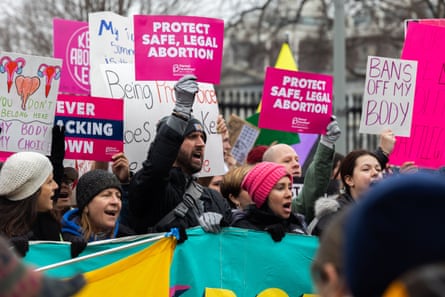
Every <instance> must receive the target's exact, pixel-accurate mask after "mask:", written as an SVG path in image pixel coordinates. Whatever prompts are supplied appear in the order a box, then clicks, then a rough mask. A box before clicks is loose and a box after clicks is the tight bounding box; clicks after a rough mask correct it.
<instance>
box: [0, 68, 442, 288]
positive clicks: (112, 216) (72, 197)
mask: <svg viewBox="0 0 445 297" xmlns="http://www.w3.org/2000/svg"><path fill="white" fill-rule="evenodd" d="M174 90H175V96H176V103H175V106H174V108H173V110H172V113H171V114H170V115H168V116H166V117H164V118H162V119H161V120H160V121H159V123H158V124H157V127H156V136H155V138H154V140H153V142H152V143H151V145H150V147H149V148H148V154H147V158H146V160H145V161H144V162H143V164H142V168H141V169H139V170H138V171H136V172H130V169H129V162H128V159H127V157H126V156H125V155H124V154H123V153H119V154H116V155H115V156H114V157H113V158H112V159H113V161H112V162H111V166H110V168H111V169H110V170H108V164H106V165H105V167H104V168H105V169H92V170H91V171H89V172H87V173H85V174H83V175H82V176H80V177H79V174H78V172H76V170H75V169H74V168H70V167H63V159H64V150H65V148H64V135H63V133H64V130H63V128H56V127H55V128H54V129H53V148H52V150H51V156H49V157H47V156H44V155H42V154H40V153H36V152H18V153H14V154H13V155H11V156H10V157H8V158H7V159H6V160H5V161H4V163H2V164H1V165H2V166H1V169H0V234H1V235H2V236H3V237H5V238H6V239H7V240H8V241H7V244H9V245H11V246H12V247H14V249H15V251H16V252H17V254H19V255H21V256H25V255H26V253H27V251H28V249H29V241H31V240H52V241H69V242H71V255H72V257H77V256H78V255H79V254H80V253H81V252H82V250H83V249H84V248H85V246H86V245H87V244H88V242H92V241H96V240H103V239H110V238H116V237H123V236H127V235H133V234H146V233H153V232H164V231H169V230H170V229H171V228H173V227H176V228H178V229H179V230H180V232H181V238H180V240H181V241H183V240H185V239H186V229H188V228H191V227H196V226H200V227H202V228H203V230H204V231H206V232H211V233H218V232H220V231H221V229H222V228H224V227H229V226H232V227H239V228H247V229H252V230H260V231H265V232H267V233H269V234H270V236H271V238H272V240H273V241H275V242H280V241H281V240H282V239H283V237H284V236H286V234H287V233H296V234H300V235H302V236H320V248H319V250H318V251H317V254H316V257H315V259H314V262H313V265H312V276H313V280H314V283H315V285H316V288H317V291H318V293H319V294H320V295H321V296H347V295H350V294H353V296H365V295H367V296H379V295H381V294H383V293H384V291H385V289H386V288H387V287H389V289H388V291H387V293H386V294H387V295H386V296H395V295H391V292H393V291H394V290H395V291H397V285H399V286H402V287H403V288H404V289H405V291H406V292H405V295H403V296H414V295H413V294H415V293H412V292H415V291H411V290H415V289H416V288H417V289H418V288H419V287H421V286H422V285H425V283H426V282H434V281H435V282H437V283H439V284H441V285H442V286H443V284H444V282H443V277H442V278H441V275H445V274H444V272H443V271H444V269H443V267H442V266H443V264H442V263H441V261H443V260H445V259H444V258H445V256H444V255H445V253H443V247H442V245H441V244H442V240H441V239H438V237H437V233H438V230H436V229H437V228H438V227H439V226H441V223H442V220H443V219H442V218H443V217H444V216H443V215H441V212H442V210H443V209H442V208H441V207H442V206H445V204H444V202H443V201H445V200H443V199H439V198H442V197H441V194H442V195H443V193H445V180H443V181H442V180H441V178H440V177H438V175H436V176H434V178H433V177H432V176H429V175H428V176H427V175H426V174H404V173H408V172H411V171H413V170H414V171H415V170H416V166H415V164H413V163H412V162H407V163H406V164H405V165H404V166H402V167H401V168H399V170H398V172H399V173H400V174H399V173H398V174H395V173H394V172H392V171H391V170H389V169H390V167H389V166H388V160H389V159H388V157H389V156H390V154H391V152H392V150H393V149H394V145H395V136H394V134H393V133H392V131H391V130H385V131H382V133H381V135H380V143H379V146H378V147H377V148H376V149H375V151H368V150H362V149H357V150H353V151H351V152H349V153H348V154H346V155H345V156H343V155H341V154H338V153H336V152H335V142H336V141H337V140H338V139H339V137H340V134H341V131H340V128H339V125H338V122H337V120H336V118H335V116H332V118H331V122H330V123H329V124H328V125H327V127H326V133H325V134H323V135H321V136H320V138H319V142H318V143H317V148H316V152H315V155H314V157H313V159H312V160H311V164H310V165H309V167H308V169H307V171H306V172H305V174H304V183H303V188H302V189H301V191H299V192H298V194H297V195H295V194H294V193H293V192H292V185H293V182H294V180H295V179H298V178H301V177H302V175H303V172H302V166H301V164H300V161H299V156H298V155H297V153H296V152H295V150H294V149H293V148H292V147H291V146H289V145H287V144H282V143H279V144H273V145H270V146H261V147H254V148H253V149H252V150H251V152H250V153H249V155H248V157H247V161H246V163H245V164H237V163H236V161H234V158H233V156H231V154H230V149H231V146H230V143H229V135H228V130H227V127H226V125H225V122H224V119H222V117H220V118H219V119H218V132H219V133H220V134H221V137H222V140H223V144H224V148H223V152H224V162H225V166H224V167H225V169H226V173H225V174H224V175H222V176H212V177H206V178H197V177H196V174H197V173H199V172H200V171H201V168H202V166H203V161H204V153H205V148H206V144H207V140H208V137H207V134H206V131H205V130H204V128H203V125H202V123H201V122H200V121H199V120H197V119H196V118H194V117H193V115H192V108H193V104H194V101H195V95H196V93H197V92H198V83H197V80H196V77H194V76H191V75H189V76H185V77H182V78H181V79H180V80H178V81H177V83H176V84H175V87H174ZM102 167H103V166H102ZM97 168H101V164H100V163H99V162H98V164H97ZM418 175H419V176H418ZM425 195H428V198H427V199H423V198H422V197H424V196H425ZM389 198H391V199H389ZM362 201H363V202H362ZM417 206H418V208H417ZM439 237H440V236H439ZM392 243H393V244H394V246H395V247H391V248H389V249H388V248H387V246H391V244H392ZM0 244H1V245H0V248H1V247H2V245H5V244H6V243H4V242H0ZM410 247H415V248H416V250H414V249H410ZM407 249H408V250H409V251H411V252H415V253H416V254H417V255H410V254H409V252H408V251H407ZM387 250H389V251H387ZM345 251H348V252H347V253H346V252H345ZM399 251H400V252H399ZM402 251H403V252H402ZM418 253H422V257H419V254H418ZM370 255H372V257H370ZM9 256H10V255H8V257H9ZM380 257H381V258H380ZM359 258H360V259H366V261H365V263H366V264H361V263H360V261H358V260H357V259H359ZM419 258H421V259H419ZM383 259H385V260H383ZM414 259H418V260H414ZM430 264H431V265H430ZM17 265H18V264H17ZM423 265H430V266H431V267H429V266H426V267H423ZM396 266H397V267H396ZM420 266H422V267H423V268H422V269H423V270H422V271H423V272H424V273H423V274H421V273H419V274H417V275H416V274H414V275H413V274H412V273H411V274H408V275H407V276H405V274H404V273H409V272H410V271H411V270H412V269H414V268H416V267H420ZM389 267H391V268H389ZM370 269H371V270H372V269H374V270H372V273H373V276H374V275H379V278H373V280H372V281H369V282H368V280H367V279H368V278H369V277H370V276H371V274H370V273H371V272H369V270H370ZM428 269H430V271H437V272H436V273H435V274H434V275H435V276H437V277H433V276H429V275H428V271H429V270H428ZM425 271H426V272H425ZM425 275H426V276H425ZM36 277H37V276H36ZM38 277H41V276H38ZM73 281H75V282H78V281H77V280H71V282H73ZM80 282H81V281H80ZM0 283H1V282H0ZM370 284H372V290H371V289H370V287H369V286H370ZM395 286H396V288H395ZM0 288H1V286H0ZM388 294H389V295H388ZM0 295H1V292H0ZM397 296H402V295H397ZM416 296H420V295H416ZM425 296H426V295H425ZM428 296H440V295H428Z"/></svg>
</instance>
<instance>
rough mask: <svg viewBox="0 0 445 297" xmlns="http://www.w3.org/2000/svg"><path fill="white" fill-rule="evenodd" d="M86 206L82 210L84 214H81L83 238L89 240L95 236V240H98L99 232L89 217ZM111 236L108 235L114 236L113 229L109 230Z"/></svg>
mask: <svg viewBox="0 0 445 297" xmlns="http://www.w3.org/2000/svg"><path fill="white" fill-rule="evenodd" d="M85 209H86V208H84V211H83V212H82V214H81V215H80V227H81V228H82V235H83V238H84V239H85V240H86V241H87V242H88V241H90V238H93V241H94V240H97V239H98V238H97V234H96V232H95V230H94V228H93V225H92V224H91V221H90V219H89V217H88V213H87V212H86V211H85ZM107 235H109V236H107V237H108V238H113V237H114V236H113V229H112V230H111V231H110V232H108V234H107Z"/></svg>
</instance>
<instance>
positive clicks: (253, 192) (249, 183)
mask: <svg viewBox="0 0 445 297" xmlns="http://www.w3.org/2000/svg"><path fill="white" fill-rule="evenodd" d="M284 176H288V177H289V179H290V180H291V181H292V176H291V175H290V174H289V173H288V172H287V170H286V168H285V167H284V166H283V165H281V164H277V163H273V162H260V163H257V164H256V165H255V166H253V167H252V169H250V171H249V172H248V173H247V174H246V176H245V177H244V179H243V182H242V184H241V188H243V189H244V190H246V191H247V192H248V193H249V195H250V197H252V200H253V202H255V204H256V206H257V207H258V208H260V207H261V206H262V205H263V204H264V201H266V199H267V197H268V196H269V193H270V192H271V191H272V188H273V187H274V186H275V184H276V183H277V182H278V181H279V180H280V179H281V178H282V177H284Z"/></svg>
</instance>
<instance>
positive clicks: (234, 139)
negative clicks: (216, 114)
mask: <svg viewBox="0 0 445 297" xmlns="http://www.w3.org/2000/svg"><path fill="white" fill-rule="evenodd" d="M227 128H228V129H229V135H230V144H231V145H232V150H231V154H232V156H233V157H234V158H235V160H236V161H237V163H238V164H244V162H245V161H246V158H247V155H248V154H249V152H250V150H251V149H252V148H253V146H254V145H255V141H256V139H257V138H258V135H259V134H260V129H258V127H255V126H254V125H252V124H250V123H248V122H246V121H245V120H243V119H242V118H240V117H238V116H237V115H234V114H232V115H230V119H229V122H228V123H227Z"/></svg>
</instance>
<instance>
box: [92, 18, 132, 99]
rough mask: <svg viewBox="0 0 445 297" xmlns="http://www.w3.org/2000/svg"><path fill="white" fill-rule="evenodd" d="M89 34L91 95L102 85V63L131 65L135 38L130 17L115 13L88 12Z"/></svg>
mask: <svg viewBox="0 0 445 297" xmlns="http://www.w3.org/2000/svg"><path fill="white" fill-rule="evenodd" d="M88 29H89V30H88V31H89V35H90V84H91V94H92V95H93V96H95V95H94V94H97V93H100V91H98V90H97V89H98V88H101V87H103V80H102V79H101V76H100V73H101V72H100V65H101V64H128V63H133V61H134V37H133V26H132V22H131V19H129V18H127V17H123V16H120V15H118V14H115V13H113V12H109V11H107V12H95V13H90V14H89V15H88Z"/></svg>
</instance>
